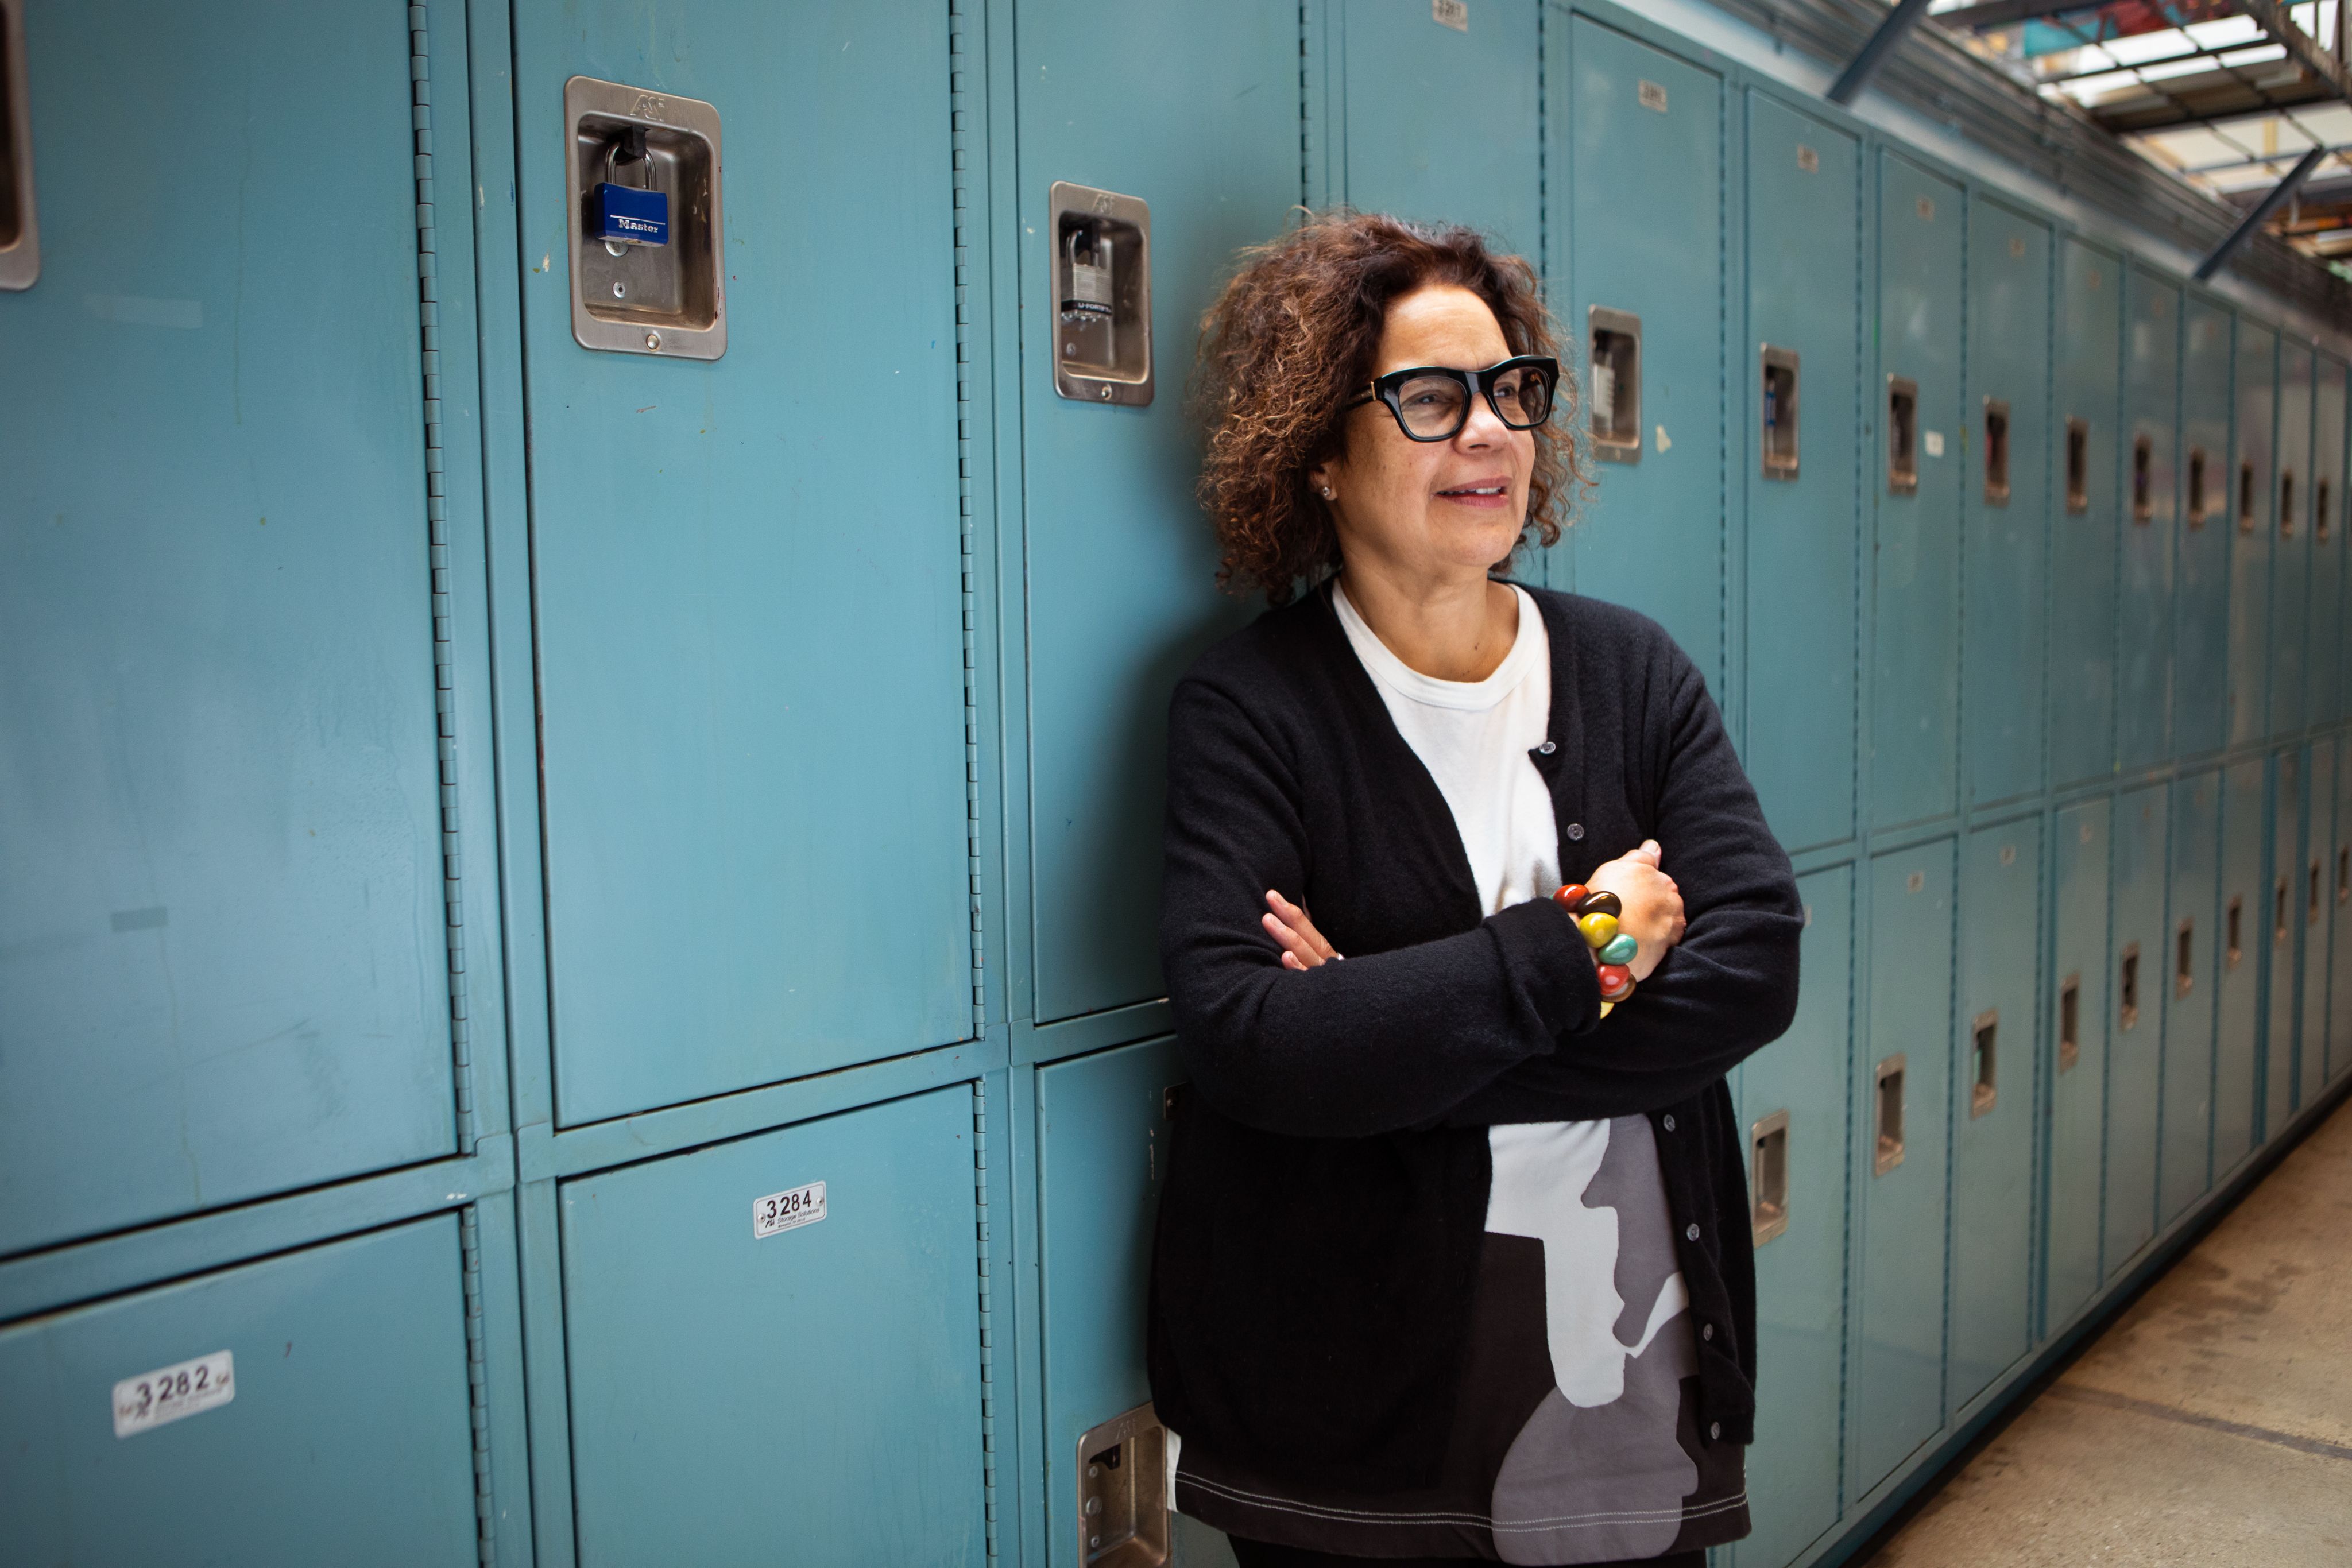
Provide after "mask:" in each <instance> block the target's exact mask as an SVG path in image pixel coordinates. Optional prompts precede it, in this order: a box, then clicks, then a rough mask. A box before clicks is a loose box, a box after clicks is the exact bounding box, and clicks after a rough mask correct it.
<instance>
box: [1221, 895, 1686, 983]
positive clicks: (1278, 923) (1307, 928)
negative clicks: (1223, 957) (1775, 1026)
mask: <svg viewBox="0 0 2352 1568" xmlns="http://www.w3.org/2000/svg"><path fill="white" fill-rule="evenodd" d="M1265 906H1266V907H1267V908H1268V909H1270V910H1272V911H1273V912H1274V913H1273V914H1271V915H1259V916H1258V920H1259V922H1260V923H1261V924H1262V925H1265V934H1266V935H1267V936H1271V937H1273V938H1274V939H1275V940H1276V942H1279V943H1281V944H1282V967H1284V968H1286V969H1298V970H1302V971H1303V970H1307V969H1312V968H1314V967H1317V966H1318V965H1320V964H1322V963H1324V962H1326V961H1327V960H1329V959H1332V958H1337V957H1339V956H1342V955H1341V954H1339V952H1337V951H1336V950H1334V949H1333V947H1332V946H1331V944H1329V943H1328V942H1326V941H1324V940H1323V933H1321V932H1320V931H1318V930H1316V929H1315V922H1313V921H1312V920H1309V919H1307V911H1305V910H1303V909H1301V908H1299V907H1298V905H1297V904H1293V903H1291V902H1290V900H1288V899H1286V898H1285V897H1283V896H1282V894H1278V893H1276V892H1275V891H1274V889H1272V888H1267V889H1266V890H1265ZM1676 907H1677V908H1679V907H1680V905H1679V904H1677V905H1676Z"/></svg>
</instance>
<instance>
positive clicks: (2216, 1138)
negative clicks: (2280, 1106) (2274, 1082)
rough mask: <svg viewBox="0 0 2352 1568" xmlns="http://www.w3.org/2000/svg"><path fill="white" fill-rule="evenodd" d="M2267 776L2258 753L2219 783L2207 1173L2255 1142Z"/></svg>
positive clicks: (2266, 941) (2266, 943) (2234, 1162)
mask: <svg viewBox="0 0 2352 1568" xmlns="http://www.w3.org/2000/svg"><path fill="white" fill-rule="evenodd" d="M2269 799H2270V780H2269V777H2268V773H2267V770H2266V769H2265V768H2263V762H2262V759H2261V758H2255V759H2253V760H2252V761H2251V762H2240V763H2236V764H2234V765H2232V766H2231V768H2228V769H2227V770H2226V771H2225V772H2224V773H2223V774H2222V784H2221V930H2220V931H2219V932H2218V933H2217V934H2216V936H2215V940H2214V943H2213V946H2214V947H2215V948H2216V949H2217V950H2218V951H2219V954H2220V956H2221V981H2220V983H2219V984H2218V985H2217V986H2216V987H2215V989H2216V991H2218V992H2219V993H2220V994H2219V996H2218V997H2217V998H2215V1009H2214V1014H2215V1016H2214V1020H2213V1176H2214V1178H2215V1179H2216V1180H2219V1179H2221V1177H2223V1176H2228V1175H2229V1174H2230V1173H2231V1172H2232V1171H2234V1170H2236V1169H2237V1168H2238V1166H2240V1164H2242V1162H2243V1161H2244V1160H2245V1158H2246V1156H2247V1155H2250V1154H2252V1152H2253V1149H2254V1143H2255V1139H2254V1111H2255V1106H2256V1105H2257V1103H2258V1101H2257V1099H2256V1092H2257V1090H2258V1089H2259V1088H2260V1086H2261V1076H2262V1023H2263V954H2264V953H2265V952H2266V951H2267V950H2268V949H2269V947H2270V936H2269V904H2270V895H2269V889H2268V888H2267V886H2266V885H2265V883H2264V878H2263V826H2264V825H2265V821H2266V818H2267V816H2268V812H2267V810H2266V809H2265V808H2266V807H2267V806H2268V804H2269Z"/></svg>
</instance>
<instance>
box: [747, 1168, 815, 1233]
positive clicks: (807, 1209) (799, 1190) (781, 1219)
mask: <svg viewBox="0 0 2352 1568" xmlns="http://www.w3.org/2000/svg"><path fill="white" fill-rule="evenodd" d="M823 1218H824V1183H823V1182H821V1181H813V1182H811V1183H809V1184H808V1186H796V1187H793V1189H792V1190H791V1191H790V1192H772V1193H770V1194H769V1195H768V1196H767V1197H761V1198H754V1199H753V1200H752V1202H751V1239H752V1240H754V1241H764V1240H766V1239H768V1238H769V1237H771V1236H781V1235H782V1234H783V1233H784V1232H785V1231H787V1230H798V1229H799V1228H801V1227H802V1226H803V1225H814V1224H815V1223H816V1222H817V1221H818V1220H820V1219H823Z"/></svg>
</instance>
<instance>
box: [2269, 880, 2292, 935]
mask: <svg viewBox="0 0 2352 1568" xmlns="http://www.w3.org/2000/svg"><path fill="white" fill-rule="evenodd" d="M2288 896H2289V889H2288V887H2287V884H2286V873H2284V872H2281V873H2279V879H2278V885H2277V886H2275V887H2273V888H2272V889H2271V940H2272V941H2273V943H2279V942H2284V941H2285V940H2286V934H2287V913H2286V912H2287V898H2288Z"/></svg>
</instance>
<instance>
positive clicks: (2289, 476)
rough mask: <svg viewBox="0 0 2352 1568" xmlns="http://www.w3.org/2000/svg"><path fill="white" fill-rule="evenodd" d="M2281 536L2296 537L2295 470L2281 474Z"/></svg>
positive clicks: (2286, 537) (2284, 537)
mask: <svg viewBox="0 0 2352 1568" xmlns="http://www.w3.org/2000/svg"><path fill="white" fill-rule="evenodd" d="M2279 538H2283V539H2291V538H2294V469H2292V468H2288V469H2284V470H2283V471H2282V472H2281V473H2280V475H2279Z"/></svg>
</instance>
